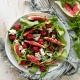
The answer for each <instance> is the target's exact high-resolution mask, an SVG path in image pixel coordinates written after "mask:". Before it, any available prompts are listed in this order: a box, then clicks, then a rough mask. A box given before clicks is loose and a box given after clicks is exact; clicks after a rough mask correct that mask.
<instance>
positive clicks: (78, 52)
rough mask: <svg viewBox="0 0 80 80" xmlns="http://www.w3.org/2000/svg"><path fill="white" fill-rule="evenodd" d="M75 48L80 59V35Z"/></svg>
mask: <svg viewBox="0 0 80 80" xmlns="http://www.w3.org/2000/svg"><path fill="white" fill-rule="evenodd" d="M73 48H74V50H75V52H76V53H77V56H78V58H79V59H80V36H79V37H78V39H77V40H76V41H75V42H74V45H73Z"/></svg>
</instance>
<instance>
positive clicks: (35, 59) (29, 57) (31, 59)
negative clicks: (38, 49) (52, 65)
mask: <svg viewBox="0 0 80 80" xmlns="http://www.w3.org/2000/svg"><path fill="white" fill-rule="evenodd" d="M27 58H28V59H29V60H30V61H31V62H32V63H34V64H36V65H39V66H43V65H42V64H41V63H40V62H39V61H38V60H37V58H36V57H34V56H33V55H27Z"/></svg>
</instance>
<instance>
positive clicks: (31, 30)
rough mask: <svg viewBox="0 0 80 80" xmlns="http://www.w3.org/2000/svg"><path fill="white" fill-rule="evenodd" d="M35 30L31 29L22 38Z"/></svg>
mask: <svg viewBox="0 0 80 80" xmlns="http://www.w3.org/2000/svg"><path fill="white" fill-rule="evenodd" d="M35 30H36V28H32V29H30V30H28V31H26V32H25V33H24V34H23V36H26V35H28V34H30V33H32V32H34V31H35Z"/></svg>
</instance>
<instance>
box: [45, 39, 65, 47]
mask: <svg viewBox="0 0 80 80" xmlns="http://www.w3.org/2000/svg"><path fill="white" fill-rule="evenodd" d="M44 39H45V40H47V41H49V42H51V43H54V44H57V45H60V46H64V44H63V43H61V42H60V41H58V40H57V39H53V38H50V37H44Z"/></svg>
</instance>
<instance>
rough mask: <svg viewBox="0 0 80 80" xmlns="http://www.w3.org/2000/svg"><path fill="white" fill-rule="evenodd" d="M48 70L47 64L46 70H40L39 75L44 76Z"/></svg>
mask: <svg viewBox="0 0 80 80" xmlns="http://www.w3.org/2000/svg"><path fill="white" fill-rule="evenodd" d="M48 70H49V66H46V70H45V71H44V72H41V74H40V77H44V76H45V75H46V74H47V72H48Z"/></svg>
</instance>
